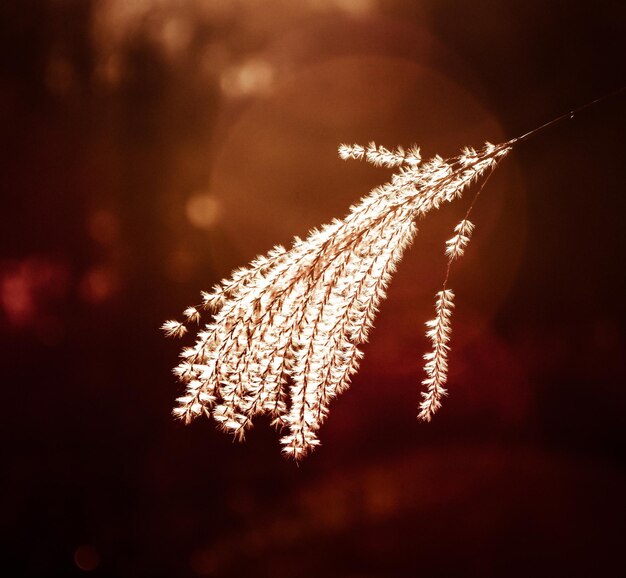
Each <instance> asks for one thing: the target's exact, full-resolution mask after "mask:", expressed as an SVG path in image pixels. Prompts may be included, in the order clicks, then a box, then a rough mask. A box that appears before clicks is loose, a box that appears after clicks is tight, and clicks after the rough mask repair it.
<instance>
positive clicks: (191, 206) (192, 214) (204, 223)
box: [186, 193, 222, 229]
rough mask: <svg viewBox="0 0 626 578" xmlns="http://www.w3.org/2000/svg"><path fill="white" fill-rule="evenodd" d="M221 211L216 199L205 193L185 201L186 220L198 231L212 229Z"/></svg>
mask: <svg viewBox="0 0 626 578" xmlns="http://www.w3.org/2000/svg"><path fill="white" fill-rule="evenodd" d="M221 209H222V207H221V204H220V201H219V199H217V198H216V197H214V196H212V195H208V194H206V193H199V194H195V195H192V196H191V197H190V198H189V200H188V201H187V206H186V213H187V219H189V222H190V223H191V224H192V225H194V226H196V227H198V228H199V229H212V228H213V227H214V226H215V225H216V224H217V222H218V221H219V219H220V216H221V213H222V211H221Z"/></svg>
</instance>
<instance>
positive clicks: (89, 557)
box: [74, 544, 100, 572]
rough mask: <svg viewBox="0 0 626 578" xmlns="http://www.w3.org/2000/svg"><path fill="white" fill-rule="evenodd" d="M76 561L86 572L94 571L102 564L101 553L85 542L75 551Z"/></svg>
mask: <svg viewBox="0 0 626 578" xmlns="http://www.w3.org/2000/svg"><path fill="white" fill-rule="evenodd" d="M74 563H75V564H76V566H77V567H78V568H80V569H81V570H83V571H85V572H92V571H93V570H95V569H96V568H97V567H98V565H99V564H100V554H98V551H97V550H96V549H95V548H94V547H93V546H91V545H89V544H83V545H82V546H79V547H78V548H76V551H75V552H74Z"/></svg>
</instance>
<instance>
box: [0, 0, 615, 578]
mask: <svg viewBox="0 0 626 578" xmlns="http://www.w3.org/2000/svg"><path fill="white" fill-rule="evenodd" d="M0 43H1V46H0V60H1V65H0V66H1V69H0V74H1V76H0V82H1V84H0V86H1V90H0V115H1V124H2V130H1V132H0V134H1V135H2V137H1V146H2V154H1V157H0V158H1V161H0V162H1V163H2V170H1V172H0V175H1V176H0V182H1V183H2V217H3V226H2V227H1V228H0V237H1V239H2V242H1V243H0V346H1V350H2V380H3V383H4V387H3V395H4V400H3V406H4V407H5V411H4V415H3V418H2V423H3V426H2V430H3V432H4V433H3V435H2V441H3V444H2V445H3V455H4V458H3V459H2V466H3V467H2V469H3V473H2V480H3V485H4V488H3V491H2V493H1V500H2V503H1V512H2V517H1V519H2V536H1V539H0V542H1V543H2V549H4V550H5V554H4V555H3V557H2V567H3V569H5V571H10V573H9V574H7V575H11V576H77V575H82V574H92V575H93V576H125V577H126V576H135V577H144V576H145V577H159V576H164V577H168V576H177V577H178V576H180V577H184V576H216V577H221V576H259V577H272V578H274V577H275V578H283V577H285V578H290V577H309V576H310V577H313V576H315V577H319V576H327V577H346V578H374V577H381V578H382V577H404V576H479V575H480V576H525V577H526V576H529V575H532V576H569V577H571V576H608V575H611V576H617V575H623V572H624V565H623V556H622V554H621V550H622V549H623V545H624V539H625V538H626V536H625V526H626V523H625V516H624V514H625V509H624V505H625V501H626V499H625V498H624V490H625V481H626V475H625V468H624V465H625V464H624V450H625V442H626V425H625V422H624V415H625V413H626V393H625V389H624V385H625V379H624V376H625V375H626V356H625V351H626V309H625V306H624V294H625V293H626V281H625V278H624V273H623V269H624V252H625V250H626V241H625V238H626V235H624V213H625V210H626V201H625V196H624V193H625V190H626V189H625V184H626V179H625V176H624V153H625V152H626V150H625V146H624V136H625V129H626V122H625V121H626V114H625V111H626V97H625V96H624V93H622V95H620V96H616V97H614V98H612V99H610V100H607V101H605V102H603V103H601V104H599V105H598V106H596V107H594V108H590V109H588V110H586V111H585V112H584V113H581V114H580V115H578V116H577V117H575V118H574V119H573V120H571V121H568V122H566V123H564V124H561V125H559V126H557V127H554V128H553V129H551V130H550V131H548V132H545V133H543V134H541V135H540V136H539V135H538V136H537V137H536V138H534V139H531V140H529V141H528V142H526V143H524V144H523V145H520V146H519V147H518V148H517V149H516V150H514V151H513V153H512V154H511V155H510V156H509V157H508V158H507V159H506V160H505V161H504V162H503V163H502V165H501V166H500V168H499V169H498V170H497V171H496V173H495V174H494V177H493V179H492V180H490V182H489V185H488V186H487V188H486V189H485V191H484V193H483V195H482V196H481V199H480V201H479V203H478V205H477V208H476V211H475V213H474V218H473V221H474V223H475V224H476V226H477V228H476V232H475V234H474V238H473V240H472V243H471V244H470V246H469V249H468V252H467V254H466V256H465V257H464V259H463V260H462V261H460V262H459V264H458V265H457V266H456V267H455V269H454V270H453V275H452V279H451V282H450V286H451V287H452V288H453V289H454V290H455V292H456V295H457V310H456V312H455V318H454V320H453V327H454V334H453V343H452V345H453V351H452V356H451V370H450V379H449V391H450V395H449V398H448V399H446V401H445V404H444V407H443V409H442V410H441V411H440V413H439V414H438V415H437V416H436V419H435V420H434V421H433V422H432V423H431V424H423V423H418V422H417V420H416V419H415V416H416V413H417V404H418V402H419V399H420V398H419V391H420V381H421V379H422V378H423V375H422V369H421V356H422V355H423V353H424V352H425V351H427V349H428V342H427V340H426V338H425V336H424V325H423V323H424V321H426V320H427V319H429V318H430V317H431V316H432V308H433V299H434V294H435V292H436V291H438V290H439V288H440V285H441V282H442V279H443V271H444V268H445V258H444V255H443V243H444V241H445V240H446V239H447V238H449V237H450V236H451V231H452V228H453V227H454V225H455V224H456V222H458V220H459V218H460V216H461V215H463V213H464V211H465V209H466V208H467V206H468V202H469V199H467V198H466V199H462V200H460V201H457V202H455V203H454V204H452V205H450V206H447V207H444V208H442V209H441V210H440V211H439V212H438V213H437V214H432V215H429V216H428V217H427V218H426V219H425V220H424V221H423V222H422V223H421V224H420V235H419V236H418V238H417V240H416V243H415V244H414V246H413V247H412V248H411V250H409V251H408V252H407V254H406V255H405V258H404V260H403V262H402V263H401V266H400V268H399V271H398V273H397V274H396V277H395V279H394V281H393V283H392V286H391V288H390V291H389V297H388V299H387V301H386V302H385V303H383V306H382V310H381V313H380V315H379V319H378V321H377V324H376V330H375V331H374V332H373V333H372V336H371V340H370V343H369V344H368V345H367V346H366V348H365V353H366V356H365V359H364V362H363V364H362V368H361V370H360V372H359V373H358V374H357V376H356V377H355V379H354V381H353V386H352V388H351V389H350V390H349V391H348V392H347V393H345V394H344V395H343V396H342V397H341V398H339V399H337V400H336V401H335V402H334V403H333V406H332V407H331V413H330V417H329V419H328V421H327V423H326V424H325V426H324V428H323V429H322V431H321V440H322V447H321V448H319V449H318V450H317V451H316V452H315V453H314V454H313V455H312V456H310V457H308V458H307V459H306V460H305V461H304V462H302V463H301V464H299V465H296V464H294V463H292V462H288V461H287V460H285V459H284V458H283V457H282V456H281V455H280V448H279V445H278V443H277V440H278V436H277V434H276V432H274V431H272V430H271V428H270V427H269V424H268V423H267V422H266V421H263V420H260V421H259V423H258V426H257V427H256V428H254V429H253V430H252V431H251V433H250V435H249V436H248V440H247V441H246V443H245V444H236V443H235V444H233V443H232V441H231V440H230V439H229V438H228V437H227V436H226V435H224V434H222V433H219V432H218V431H216V429H215V428H214V425H213V424H212V423H210V422H209V421H207V420H205V419H203V420H197V422H196V423H193V424H192V425H191V426H188V427H185V426H183V425H182V424H181V423H178V422H175V421H174V420H173V419H172V417H171V408H172V406H173V403H174V399H175V397H176V396H177V395H178V394H179V392H180V388H179V387H178V386H177V384H176V383H175V379H174V376H173V375H172V374H171V368H172V367H173V366H174V365H175V364H176V363H177V355H178V351H179V348H180V347H181V345H180V343H178V342H172V341H167V340H166V339H165V338H164V337H163V335H162V334H161V333H160V331H159V329H158V328H159V326H160V325H161V323H162V322H163V321H164V320H165V319H169V318H171V317H175V316H176V315H178V314H179V312H180V311H181V310H182V309H184V308H185V307H186V306H187V305H190V304H193V303H197V302H198V299H199V292H200V290H202V289H208V288H210V286H211V285H212V284H213V283H214V282H216V281H217V280H219V279H220V278H222V277H225V276H227V275H228V274H229V272H230V271H231V269H232V268H234V267H237V266H241V265H245V264H246V263H247V262H248V261H249V260H250V259H251V258H252V257H254V256H255V255H256V254H258V253H262V252H265V251H267V250H268V249H269V248H270V247H271V246H272V245H273V244H275V243H288V242H289V239H290V238H291V237H292V236H293V235H304V234H305V233H306V231H307V230H308V229H309V228H310V227H313V226H316V225H319V224H321V223H324V222H327V221H329V220H330V219H332V218H333V217H339V216H341V215H343V214H345V212H346V210H347V208H348V206H349V205H350V203H352V202H354V201H355V200H356V199H358V198H359V197H360V196H362V195H363V194H365V193H366V192H367V191H368V190H369V189H371V188H372V187H373V186H375V185H377V184H381V183H383V182H384V181H385V180H386V179H387V178H388V177H389V171H387V170H384V169H375V168H372V167H369V166H364V165H361V164H358V163H345V162H344V161H341V160H339V159H338V158H337V156H336V147H337V145H338V144H339V143H340V142H360V143H364V142H367V141H369V140H372V139H373V140H376V141H377V142H380V144H385V145H388V146H394V145H396V144H403V145H410V144H412V143H414V142H415V143H417V144H419V145H421V146H422V151H423V153H424V154H425V155H432V154H435V153H440V154H442V155H444V156H448V155H451V154H455V153H456V151H457V150H458V149H459V148H461V147H463V146H465V145H474V146H479V145H480V144H481V143H482V142H484V141H485V140H490V141H493V142H501V141H502V140H505V139H508V138H511V137H513V136H517V135H519V134H522V133H524V132H526V131H527V130H530V129H532V128H534V127H535V126H538V125H539V124H541V123H543V122H545V121H547V120H550V119H551V118H552V117H555V116H558V115H559V114H562V113H564V112H567V111H568V110H570V109H572V108H575V107H577V106H580V105H582V104H584V103H585V102H587V101H590V100H593V99H594V98H596V97H598V96H601V95H603V94H606V93H610V92H612V91H615V90H616V89H619V88H620V87H621V86H623V85H624V84H626V65H625V59H624V55H625V54H626V50H625V49H626V11H625V9H624V4H623V2H620V1H617V0H615V1H613V2H611V1H605V0H600V1H596V2H575V1H574V2H572V1H569V2H564V1H563V2H561V1H550V2H546V1H544V0H524V1H521V0H520V1H518V0H507V1H504V2H495V1H493V2H492V1H484V2H475V1H474V2H469V1H465V0H460V1H456V2H452V1H448V0H423V1H422V0H415V1H412V0H390V1H384V0H301V1H298V2H292V1H290V0H230V1H229V0H92V1H90V0H21V1H20V0H3V1H2V2H1V3H0Z"/></svg>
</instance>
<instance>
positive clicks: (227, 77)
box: [220, 58, 274, 97]
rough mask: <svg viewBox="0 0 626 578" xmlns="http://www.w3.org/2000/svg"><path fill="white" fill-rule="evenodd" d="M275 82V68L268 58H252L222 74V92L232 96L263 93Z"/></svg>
mask: <svg viewBox="0 0 626 578" xmlns="http://www.w3.org/2000/svg"><path fill="white" fill-rule="evenodd" d="M273 84H274V69H273V67H272V66H271V65H270V64H269V62H267V61H266V60H262V59H258V58H255V59H252V60H248V61H247V62H244V63H243V64H240V65H238V66H233V67H231V68H229V69H228V70H226V71H225V72H224V74H222V78H221V82H220V86H221V88H222V92H223V93H224V94H225V95H226V96H230V97H242V96H253V95H263V94H267V93H269V92H270V89H271V88H272V85H273Z"/></svg>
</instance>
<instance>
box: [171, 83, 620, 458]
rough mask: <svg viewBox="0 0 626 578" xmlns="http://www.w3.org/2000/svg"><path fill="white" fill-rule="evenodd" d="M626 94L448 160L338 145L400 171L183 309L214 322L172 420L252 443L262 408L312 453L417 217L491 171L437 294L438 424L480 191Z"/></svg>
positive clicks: (186, 352) (174, 325)
mask: <svg viewBox="0 0 626 578" xmlns="http://www.w3.org/2000/svg"><path fill="white" fill-rule="evenodd" d="M625 89H626V87H625V88H622V89H620V90H618V91H616V92H614V93H612V94H609V95H607V96H604V97H601V98H599V99H596V100H595V101H593V102H591V103H589V104H586V105H584V106H582V107H580V108H578V109H576V110H574V111H570V112H568V113H567V114H564V115H562V116H560V117H558V118H556V119H554V120H552V121H550V122H547V123H545V124H544V125H542V126H540V127H539V128H537V129H534V130H532V131H530V132H528V133H526V134H524V135H523V136H521V137H518V138H515V139H511V140H509V141H507V142H505V143H502V144H498V145H493V144H490V143H486V144H485V145H484V147H482V148H481V149H478V150H474V149H471V148H465V149H464V150H463V151H462V152H461V154H460V155H458V156H456V157H453V158H450V159H447V160H444V159H442V158H441V157H439V156H435V157H434V158H432V159H431V160H429V161H428V162H424V163H422V161H421V157H420V152H419V149H417V148H415V147H412V148H410V149H408V150H407V151H405V150H404V149H402V148H400V147H398V148H396V149H395V150H389V149H386V148H385V147H382V146H376V145H375V144H374V143H371V144H369V145H368V146H367V147H363V146H360V145H341V146H340V147H339V155H340V157H341V158H343V159H357V160H360V159H363V160H366V161H368V162H370V163H372V164H374V165H376V166H384V167H390V168H396V169H397V172H396V173H395V174H394V175H393V176H392V177H391V180H390V181H389V182H388V183H386V184H384V185H382V186H380V187H377V188H375V189H374V190H372V191H371V192H370V193H369V194H368V195H367V196H365V197H364V198H363V199H361V201H360V202H359V203H358V204H356V205H354V206H352V207H351V208H350V211H349V213H348V215H347V216H346V217H345V218H344V219H343V220H337V219H335V220H334V221H333V222H332V223H330V224H328V225H325V226H323V227H322V228H321V229H319V230H313V231H311V232H310V233H309V235H308V237H307V238H306V239H304V240H303V239H300V238H298V237H296V238H295V240H294V242H293V245H292V246H291V248H290V249H289V250H287V249H285V248H284V247H281V246H276V247H274V249H272V250H271V251H270V252H269V253H268V254H267V255H265V256H259V257H257V258H256V259H255V260H254V261H252V263H250V265H249V266H248V267H247V268H242V269H238V270H236V271H235V272H234V273H233V274H232V276H231V277H230V278H229V279H224V280H223V281H221V282H220V283H219V284H217V285H216V286H215V287H213V290H212V291H210V292H205V293H203V294H202V296H203V302H202V304H201V305H199V306H196V307H188V308H187V309H186V310H185V311H184V316H185V318H186V320H187V323H197V324H200V317H201V310H203V309H205V310H210V311H212V312H213V319H212V320H211V321H210V322H209V323H207V324H205V325H204V326H202V327H201V328H200V330H199V331H198V334H197V338H196V342H195V345H194V346H193V347H187V348H185V349H183V351H182V353H181V357H182V361H181V363H180V364H179V365H178V366H177V367H176V368H175V369H174V373H175V374H176V375H177V376H178V378H179V380H180V381H181V382H183V383H185V384H186V391H185V395H183V396H182V397H179V398H178V400H177V401H178V407H176V408H175V409H174V415H175V416H176V417H178V418H180V419H182V420H184V421H185V422H186V423H189V422H190V421H191V420H192V419H194V418H195V417H197V416H199V415H201V414H203V413H204V414H206V415H207V416H211V415H212V416H213V418H214V419H215V420H216V421H217V422H218V424H219V425H220V427H221V428H222V429H224V430H225V431H228V432H230V433H232V434H233V435H234V436H235V437H236V438H238V439H243V437H244V433H245V430H246V429H247V428H249V427H250V426H251V424H252V418H253V417H254V416H255V415H257V414H269V415H270V416H271V417H272V418H273V422H272V423H273V424H274V425H276V426H277V427H279V428H281V429H282V430H284V435H283V437H282V439H281V443H282V445H283V452H284V453H285V454H286V455H288V456H291V457H293V458H295V459H300V458H302V457H304V456H305V455H306V454H307V453H308V452H309V451H311V450H313V449H314V448H315V447H316V446H318V445H319V440H318V438H317V431H318V430H319V428H320V426H321V424H322V423H323V421H324V420H325V419H326V416H327V415H328V407H329V404H330V401H331V400H332V399H333V398H334V397H336V396H337V395H339V394H340V393H342V392H343V391H345V390H346V388H347V387H348V386H349V383H350V377H351V375H352V374H354V372H355V371H356V370H357V368H358V365H359V361H360V359H361V357H362V353H361V351H360V350H359V348H358V345H360V344H362V343H364V342H365V341H367V337H368V333H369V331H370V329H371V328H372V324H373V321H374V317H375V315H376V312H377V311H378V306H379V304H380V302H381V301H382V299H384V297H385V290H386V288H387V285H388V284H389V281H390V280H391V276H392V274H393V272H394V271H395V268H396V264H397V263H398V261H399V260H400V258H401V257H402V254H403V252H404V249H405V248H406V247H407V246H408V245H409V244H410V243H411V241H412V240H413V237H414V235H415V232H416V227H415V224H414V221H415V220H416V219H417V218H418V217H422V216H423V215H425V214H426V213H428V212H429V211H430V210H432V209H436V208H438V207H439V205H440V204H441V203H443V202H448V201H452V200H454V199H455V198H457V197H460V196H461V194H462V193H463V191H464V190H465V189H466V188H467V187H468V186H469V185H470V184H472V183H474V182H475V181H476V180H478V179H479V178H480V177H482V176H483V175H486V178H485V179H484V180H483V183H482V185H481V187H480V189H479V190H478V192H477V193H476V194H475V196H474V200H473V201H472V203H471V205H470V207H469V209H468V210H467V212H466V214H465V217H464V219H462V220H461V222H460V223H459V224H458V225H457V226H456V227H455V229H454V232H455V235H454V236H453V237H452V238H451V239H449V240H448V241H447V242H446V248H445V253H446V255H447V257H448V265H447V272H446V276H445V280H444V283H443V288H442V290H441V291H440V292H439V293H437V296H436V305H435V318H434V319H433V320H432V321H429V322H427V327H428V331H427V336H428V338H429V339H430V341H431V342H432V350H431V351H430V352H429V353H427V354H426V355H425V356H424V359H425V361H426V363H425V366H424V370H425V373H426V378H425V379H424V380H423V382H422V384H423V385H424V387H425V390H426V391H425V392H424V393H422V398H423V400H422V402H421V403H420V406H419V410H420V411H419V414H418V417H419V418H421V419H422V420H425V421H430V420H431V418H432V416H433V414H434V413H435V412H436V411H437V410H438V409H439V407H440V406H441V399H442V397H443V396H445V395H446V390H445V388H444V385H445V383H446V378H447V370H448V352H449V351H450V346H449V342H450V334H451V325H450V318H451V315H452V308H453V306H454V303H453V300H454V294H453V293H452V291H451V290H449V289H448V288H447V282H448V277H449V273H450V267H451V265H452V263H453V261H455V260H456V259H458V258H459V257H460V256H462V255H463V252H464V250H465V248H466V246H467V244H468V242H469V239H470V236H471V233H472V231H473V229H474V225H473V224H472V223H471V222H470V221H469V220H468V217H469V214H470V212H471V210H472V207H473V205H474V201H475V200H476V198H477V197H478V195H480V192H481V190H482V187H484V185H485V183H486V182H487V180H488V178H489V176H490V174H491V172H492V171H493V169H495V167H496V166H497V164H498V162H499V161H500V160H502V159H503V158H504V157H505V156H506V155H507V153H508V152H509V151H510V150H511V148H512V147H513V145H514V144H517V143H519V142H522V141H524V140H526V139H528V138H529V137H530V136H532V135H534V134H536V133H538V132H540V131H542V130H543V129H545V128H547V127H549V126H552V125H554V124H556V123H558V122H561V121H562V120H566V119H569V118H573V117H574V115H575V114H576V113H578V112H580V111H582V110H583V109H585V108H588V107H590V106H592V105H594V104H596V103H598V102H600V101H601V100H605V99H606V98H609V97H610V96H613V95H615V94H618V93H620V92H622V91H624V90H625ZM162 329H163V330H164V331H165V332H166V334H167V335H169V336H174V337H181V336H182V335H184V334H185V333H186V332H187V326H186V325H185V324H183V323H181V322H178V321H167V322H166V323H164V324H163V326H162Z"/></svg>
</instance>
